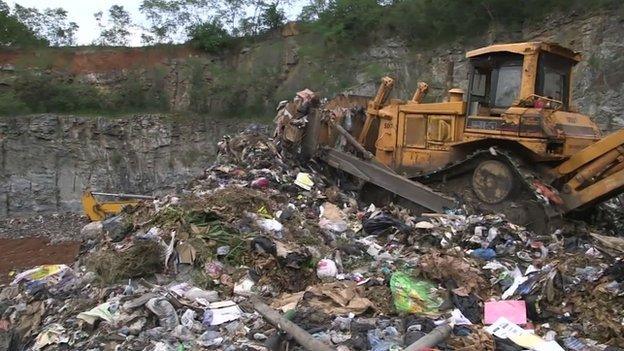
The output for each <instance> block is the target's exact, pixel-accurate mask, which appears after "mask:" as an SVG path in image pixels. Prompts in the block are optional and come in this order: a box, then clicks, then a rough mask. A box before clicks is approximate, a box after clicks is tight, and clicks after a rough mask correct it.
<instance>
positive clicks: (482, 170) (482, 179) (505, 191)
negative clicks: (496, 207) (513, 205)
mask: <svg viewBox="0 0 624 351" xmlns="http://www.w3.org/2000/svg"><path fill="white" fill-rule="evenodd" d="M514 180H515V179H514V172H513V170H512V169H511V168H510V167H509V166H508V165H507V164H506V163H504V162H501V161H498V160H486V161H482V162H481V163H479V165H478V166H477V168H475V170H474V173H473V174H472V189H473V191H474V193H475V194H476V195H477V197H478V198H479V200H481V201H483V202H485V203H487V204H497V203H500V202H503V201H505V200H507V199H509V198H510V197H511V195H512V193H513V190H514Z"/></svg>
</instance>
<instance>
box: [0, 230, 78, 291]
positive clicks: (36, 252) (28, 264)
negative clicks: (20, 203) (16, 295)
mask: <svg viewBox="0 0 624 351" xmlns="http://www.w3.org/2000/svg"><path fill="white" fill-rule="evenodd" d="M79 250H80V242H75V241H74V242H64V243H59V244H50V243H49V241H47V240H46V239H43V238H25V239H0V252H2V260H0V284H6V283H9V282H10V281H11V279H12V277H11V275H10V272H12V271H21V270H24V269H29V268H32V267H35V266H38V265H42V264H61V263H63V264H72V263H73V262H74V260H75V259H76V256H78V252H79Z"/></svg>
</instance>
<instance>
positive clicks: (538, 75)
mask: <svg viewBox="0 0 624 351" xmlns="http://www.w3.org/2000/svg"><path fill="white" fill-rule="evenodd" d="M466 56H467V57H468V58H469V59H470V64H471V70H470V79H469V87H468V91H469V94H468V98H467V100H468V101H467V102H468V110H467V115H468V116H492V117H498V116H501V115H502V114H504V113H505V111H507V109H509V108H510V107H537V108H546V109H556V110H562V111H568V110H569V109H570V95H571V91H570V82H571V73H572V67H573V66H574V65H575V64H576V63H577V62H579V61H580V55H579V54H578V53H575V52H573V51H571V50H569V49H566V48H564V47H561V46H559V45H556V44H549V43H540V42H532V43H517V44H504V45H492V46H488V47H485V48H481V49H477V50H473V51H470V52H468V53H467V55H466Z"/></svg>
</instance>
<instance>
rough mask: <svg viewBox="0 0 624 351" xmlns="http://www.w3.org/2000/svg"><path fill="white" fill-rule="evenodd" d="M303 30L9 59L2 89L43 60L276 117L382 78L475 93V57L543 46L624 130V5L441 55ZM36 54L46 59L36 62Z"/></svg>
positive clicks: (436, 93)
mask: <svg viewBox="0 0 624 351" xmlns="http://www.w3.org/2000/svg"><path fill="white" fill-rule="evenodd" d="M294 29H296V26H293V25H290V26H289V27H288V30H286V31H283V32H282V33H278V32H275V33H272V34H270V35H266V36H265V37H263V38H262V40H258V41H256V42H254V43H251V44H245V45H246V46H244V47H237V48H235V49H232V50H230V51H228V52H223V53H221V54H220V55H217V56H215V55H209V54H206V53H203V52H197V51H195V50H193V49H191V48H190V47H187V46H171V47H150V48H119V49H116V48H104V49H93V48H76V49H75V51H73V50H55V49H50V52H48V53H46V55H39V54H38V53H30V52H24V53H20V52H9V53H6V52H0V62H4V64H2V66H0V88H2V86H3V85H4V86H10V85H11V84H12V77H14V76H15V74H16V72H17V71H16V70H15V67H19V66H20V62H21V63H23V62H39V61H41V62H44V63H45V65H44V66H42V67H39V68H42V69H44V70H45V69H47V68H49V67H53V68H52V71H55V72H57V73H58V74H61V75H68V76H69V77H66V78H67V79H74V80H76V81H81V82H87V83H88V84H93V85H95V86H96V87H97V88H98V89H99V90H100V91H103V92H115V91H119V90H123V89H122V88H123V86H124V84H127V83H128V82H129V83H133V82H135V81H139V82H140V83H141V84H142V85H143V87H144V90H146V91H148V90H149V89H152V88H154V87H158V89H161V90H159V91H162V92H163V94H165V95H166V101H167V103H168V106H169V108H170V109H171V110H173V111H186V110H191V111H196V112H201V113H207V114H211V115H215V116H241V115H254V116H257V115H264V116H268V115H271V114H272V112H273V111H274V107H275V104H276V102H278V101H280V100H283V99H289V98H291V97H292V95H293V92H294V91H297V90H300V89H303V88H310V89H312V90H314V91H317V92H319V93H320V94H321V95H323V96H332V95H334V94H336V93H340V92H345V91H346V92H351V93H354V94H360V95H373V94H374V92H375V90H376V86H377V84H378V81H379V78H381V77H382V76H383V75H390V76H392V77H394V78H395V79H396V85H395V86H396V88H395V91H394V97H397V98H408V97H410V96H411V95H412V93H413V91H414V89H415V88H416V87H417V84H418V81H425V82H427V83H428V84H429V86H430V93H429V96H428V97H427V99H428V100H429V101H435V100H440V99H442V98H444V96H445V95H446V92H447V91H448V89H449V88H451V87H461V88H466V86H467V74H468V69H467V68H468V65H467V62H466V59H465V52H466V51H467V50H471V49H475V48H478V47H482V46H486V45H490V44H493V43H503V42H520V41H538V40H541V41H554V42H558V43H560V44H562V45H564V46H567V47H570V48H572V49H574V50H577V51H580V52H582V53H583V57H584V61H583V62H582V63H580V64H579V65H577V67H576V68H575V71H574V77H573V79H574V90H575V93H574V97H575V100H576V103H577V105H578V106H579V108H580V110H581V111H582V112H584V113H586V114H589V115H592V116H595V119H596V120H597V121H598V122H599V123H600V124H601V126H602V127H603V128H604V129H613V128H615V127H616V125H620V124H624V120H623V119H622V117H621V116H623V115H624V104H622V103H621V101H622V98H623V97H624V45H622V44H621V43H622V40H621V37H622V35H624V6H620V7H619V9H615V10H611V11H609V12H607V11H604V12H592V13H566V14H553V15H551V16H550V17H549V18H547V19H546V20H544V21H543V22H541V23H527V24H526V25H525V26H524V27H523V28H517V29H510V28H505V27H498V28H492V29H491V30H490V32H488V33H486V34H484V35H481V36H475V37H469V38H463V39H461V40H458V41H455V42H448V43H439V44H438V45H436V46H435V47H419V46H417V45H415V44H414V43H407V42H403V41H401V40H399V39H397V38H385V39H379V40H377V41H376V42H372V43H370V45H368V46H367V47H360V48H357V49H353V48H351V49H345V48H342V47H341V48H334V49H331V48H328V47H325V46H324V45H323V40H322V38H320V37H318V36H317V35H315V34H314V33H305V32H298V31H296V30H294ZM33 55H34V56H37V55H39V56H41V57H38V56H37V57H38V60H32V58H31V56H33ZM46 60H47V61H46ZM22 66H23V65H22Z"/></svg>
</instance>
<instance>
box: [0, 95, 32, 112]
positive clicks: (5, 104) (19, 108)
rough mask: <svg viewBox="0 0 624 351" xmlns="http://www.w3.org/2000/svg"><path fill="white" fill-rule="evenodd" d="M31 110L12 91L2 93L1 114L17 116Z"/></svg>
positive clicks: (0, 100)
mask: <svg viewBox="0 0 624 351" xmlns="http://www.w3.org/2000/svg"><path fill="white" fill-rule="evenodd" d="M29 112H30V109H29V108H28V106H26V104H25V103H23V102H22V101H21V100H19V99H18V98H17V96H15V93H13V92H12V91H7V92H4V93H0V115H2V116H15V115H20V114H27V113H29Z"/></svg>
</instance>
